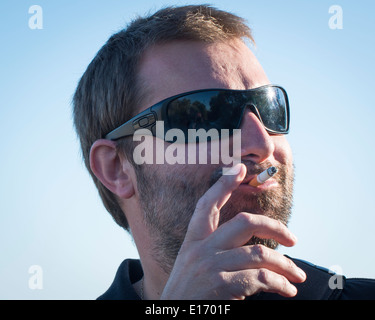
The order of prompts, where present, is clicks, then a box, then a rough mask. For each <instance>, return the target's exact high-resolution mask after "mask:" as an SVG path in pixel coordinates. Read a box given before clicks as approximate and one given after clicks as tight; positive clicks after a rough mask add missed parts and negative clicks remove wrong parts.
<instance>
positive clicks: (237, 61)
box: [138, 39, 269, 109]
mask: <svg viewBox="0 0 375 320" xmlns="http://www.w3.org/2000/svg"><path fill="white" fill-rule="evenodd" d="M138 81H139V82H140V84H141V86H142V87H143V88H146V93H145V96H144V99H143V105H142V109H146V108H147V107H149V106H151V105H153V104H155V103H157V102H158V101H161V100H163V99H165V98H168V97H170V96H173V95H176V94H179V93H182V92H187V91H192V90H198V89H208V88H229V89H249V88H254V87H258V86H261V85H265V84H268V83H269V81H268V79H267V76H266V74H265V72H264V71H263V69H262V67H261V66H260V64H259V62H258V60H257V59H256V57H255V56H254V54H253V53H252V52H251V50H250V49H249V48H248V47H247V46H246V45H245V44H244V43H243V41H241V40H238V39H237V40H231V41H228V42H225V43H223V42H217V43H204V42H197V41H175V42H171V43H167V44H161V45H156V46H153V47H152V48H149V49H148V50H147V51H146V53H145V54H144V55H143V57H142V59H141V61H140V65H139V73H138Z"/></svg>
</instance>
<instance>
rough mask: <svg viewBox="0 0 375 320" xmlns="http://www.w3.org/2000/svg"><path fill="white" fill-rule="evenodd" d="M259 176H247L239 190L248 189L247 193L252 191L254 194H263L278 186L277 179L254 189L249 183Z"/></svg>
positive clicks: (269, 180)
mask: <svg viewBox="0 0 375 320" xmlns="http://www.w3.org/2000/svg"><path fill="white" fill-rule="evenodd" d="M256 176H257V174H251V175H246V177H245V178H244V180H243V181H242V183H241V184H240V186H239V188H243V189H246V190H247V191H251V192H253V193H256V192H262V191H265V190H267V189H270V188H274V187H276V186H277V185H278V182H277V180H276V179H275V178H270V179H268V180H267V181H266V182H264V183H262V184H260V185H258V186H256V187H254V186H251V185H250V184H249V182H250V181H251V180H252V179H253V178H255V177H256Z"/></svg>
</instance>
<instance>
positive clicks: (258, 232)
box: [209, 212, 297, 250]
mask: <svg viewBox="0 0 375 320" xmlns="http://www.w3.org/2000/svg"><path fill="white" fill-rule="evenodd" d="M253 236H256V237H259V238H263V239H274V240H276V241H277V242H279V243H280V244H282V245H284V246H287V247H291V246H294V245H295V244H296V243H297V239H296V237H295V236H294V235H293V234H292V233H291V232H290V231H289V230H288V228H287V227H286V226H285V225H284V224H283V223H282V222H281V221H279V220H275V219H272V218H269V217H266V216H263V215H259V214H250V213H246V212H240V213H238V214H237V215H236V216H235V217H233V218H232V219H231V220H229V221H227V222H225V223H223V224H222V225H221V226H220V227H219V228H218V229H217V230H216V232H215V233H213V234H211V235H210V238H211V239H210V240H209V241H210V243H212V244H213V246H215V247H216V248H218V249H221V250H229V249H233V248H236V247H240V246H243V245H245V244H246V243H247V242H248V241H249V240H250V238H251V237H253Z"/></svg>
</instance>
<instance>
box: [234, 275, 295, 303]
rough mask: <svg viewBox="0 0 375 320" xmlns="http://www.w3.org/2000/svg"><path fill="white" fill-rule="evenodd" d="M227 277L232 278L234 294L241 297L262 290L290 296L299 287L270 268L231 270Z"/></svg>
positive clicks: (293, 294)
mask: <svg viewBox="0 0 375 320" xmlns="http://www.w3.org/2000/svg"><path fill="white" fill-rule="evenodd" d="M227 277H228V278H230V286H231V291H232V294H233V295H235V296H237V297H238V298H239V299H244V298H245V297H246V296H251V295H253V294H255V293H258V292H260V291H264V292H272V293H277V294H280V295H282V296H283V297H288V298H290V297H294V296H295V295H296V294H297V288H296V287H295V286H294V285H292V284H291V283H290V282H289V281H288V280H287V279H286V278H285V277H284V276H282V275H280V274H277V273H275V272H273V271H271V270H268V269H253V270H243V271H239V272H231V273H229V274H227Z"/></svg>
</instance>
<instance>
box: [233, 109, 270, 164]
mask: <svg viewBox="0 0 375 320" xmlns="http://www.w3.org/2000/svg"><path fill="white" fill-rule="evenodd" d="M240 129H241V158H242V159H244V160H251V161H253V162H255V163H262V162H264V161H266V160H267V159H268V158H270V157H271V156H272V155H273V153H274V150H275V145H274V141H273V139H272V136H270V134H269V133H268V132H267V131H266V129H265V128H264V126H263V124H262V123H261V122H260V120H259V119H258V117H257V116H256V115H255V114H254V113H253V112H251V111H250V110H249V109H247V110H245V113H244V115H243V117H242V122H241V126H240Z"/></svg>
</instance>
